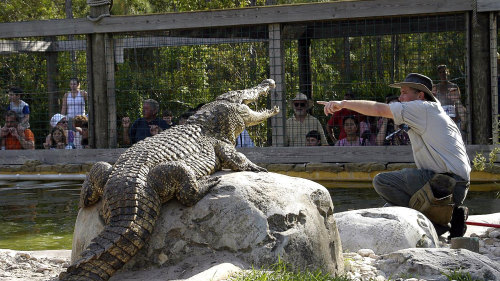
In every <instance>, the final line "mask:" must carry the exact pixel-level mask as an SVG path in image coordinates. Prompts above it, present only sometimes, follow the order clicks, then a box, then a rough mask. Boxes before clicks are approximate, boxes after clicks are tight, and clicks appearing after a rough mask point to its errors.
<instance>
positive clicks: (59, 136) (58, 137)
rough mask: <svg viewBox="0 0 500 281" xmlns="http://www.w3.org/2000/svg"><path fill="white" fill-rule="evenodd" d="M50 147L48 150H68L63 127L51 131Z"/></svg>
mask: <svg viewBox="0 0 500 281" xmlns="http://www.w3.org/2000/svg"><path fill="white" fill-rule="evenodd" d="M50 143H51V145H50V147H49V148H48V149H64V148H66V136H65V135H64V130H63V129H62V128H61V127H57V126H55V127H54V128H52V131H50Z"/></svg>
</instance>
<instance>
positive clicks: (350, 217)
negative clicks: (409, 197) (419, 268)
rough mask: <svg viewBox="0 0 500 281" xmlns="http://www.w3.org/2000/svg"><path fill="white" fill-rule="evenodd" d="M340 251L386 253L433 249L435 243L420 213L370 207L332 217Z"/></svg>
mask: <svg viewBox="0 0 500 281" xmlns="http://www.w3.org/2000/svg"><path fill="white" fill-rule="evenodd" d="M335 219H336V221H337V227H338V229H339V233H340V238H341V240H342V247H343V249H344V251H346V250H347V251H352V252H356V251H358V250H360V249H372V250H373V251H374V252H375V253H376V254H387V253H391V252H394V251H397V250H401V249H407V248H436V247H438V245H439V240H438V237H437V234H436V230H435V229H434V226H432V223H431V222H430V221H429V219H427V217H425V216H424V215H423V214H422V213H420V212H418V211H416V210H413V209H410V208H404V207H386V208H371V209H361V210H354V211H347V212H341V213H337V214H335Z"/></svg>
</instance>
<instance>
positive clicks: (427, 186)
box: [318, 73, 471, 238]
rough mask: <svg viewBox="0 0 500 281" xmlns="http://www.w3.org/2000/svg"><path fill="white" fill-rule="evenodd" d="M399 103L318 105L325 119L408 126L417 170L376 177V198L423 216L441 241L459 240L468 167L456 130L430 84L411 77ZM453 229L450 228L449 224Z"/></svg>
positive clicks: (422, 77)
mask: <svg viewBox="0 0 500 281" xmlns="http://www.w3.org/2000/svg"><path fill="white" fill-rule="evenodd" d="M389 86H390V87H393V88H400V96H399V100H400V102H396V103H391V104H385V103H378V102H373V101H366V100H344V101H330V102H318V103H319V104H323V105H325V108H324V112H325V114H331V113H333V112H335V111H338V110H341V109H342V108H347V109H351V110H354V111H357V112H360V113H362V114H365V115H371V116H381V117H385V118H391V119H394V123H395V124H396V125H400V124H407V125H408V126H409V128H410V130H409V131H408V135H409V137H410V142H411V145H412V150H413V158H414V160H415V164H416V166H417V169H403V170H400V171H392V172H386V173H380V174H378V175H377V176H375V178H374V179H373V186H374V188H375V190H376V191H377V193H378V194H379V195H380V196H381V197H382V198H383V199H384V200H386V201H387V202H388V203H389V204H388V205H395V206H405V207H411V208H413V209H416V210H419V211H421V212H422V213H424V214H425V215H426V216H427V217H428V218H429V219H430V220H431V221H432V222H433V224H434V226H435V228H436V231H437V232H438V234H439V235H441V234H443V233H444V232H446V231H447V230H449V231H450V238H453V237H460V236H463V235H464V233H465V230H466V225H465V221H466V220H467V215H468V209H467V207H465V206H461V205H462V203H463V201H464V199H465V196H466V195H467V191H468V188H469V181H470V171H471V167H470V161H469V157H468V156H467V152H466V150H465V145H464V143H463V140H462V137H461V135H460V130H459V129H458V127H457V125H456V124H455V122H453V120H451V119H450V117H449V116H448V115H447V114H446V112H445V111H444V110H443V108H442V107H441V105H440V103H439V102H438V101H437V100H436V98H435V97H434V96H433V95H432V80H431V79H430V78H429V77H427V76H425V75H422V74H418V73H410V74H408V76H406V78H405V80H404V81H403V82H400V83H395V84H391V85H389ZM449 223H451V228H450V224H449Z"/></svg>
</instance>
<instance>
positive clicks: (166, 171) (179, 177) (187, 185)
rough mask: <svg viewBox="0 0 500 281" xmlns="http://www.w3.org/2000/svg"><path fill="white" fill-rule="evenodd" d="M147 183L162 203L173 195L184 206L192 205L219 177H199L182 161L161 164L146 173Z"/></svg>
mask: <svg viewBox="0 0 500 281" xmlns="http://www.w3.org/2000/svg"><path fill="white" fill-rule="evenodd" d="M147 182H148V185H149V186H150V187H151V188H153V189H154V190H155V191H156V192H157V193H158V195H159V196H160V200H161V202H162V203H165V202H167V201H168V200H170V199H171V198H173V197H174V196H175V197H177V199H178V200H179V201H180V202H181V203H182V204H184V205H186V206H193V205H194V204H196V202H198V201H199V200H200V199H201V198H203V196H205V194H207V192H208V191H209V190H210V189H211V188H212V187H214V186H216V185H217V184H218V183H219V182H220V178H219V177H208V176H206V177H200V179H197V177H196V174H195V172H194V171H193V169H191V168H190V167H189V166H188V165H186V164H185V163H182V162H171V163H166V164H161V165H158V166H156V167H155V168H154V169H152V170H151V171H150V172H149V174H148V179H147Z"/></svg>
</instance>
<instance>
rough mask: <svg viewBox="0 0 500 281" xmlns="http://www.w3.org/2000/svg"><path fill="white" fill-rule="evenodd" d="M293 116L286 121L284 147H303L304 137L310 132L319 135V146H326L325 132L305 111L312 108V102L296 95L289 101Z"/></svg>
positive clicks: (301, 95)
mask: <svg viewBox="0 0 500 281" xmlns="http://www.w3.org/2000/svg"><path fill="white" fill-rule="evenodd" d="M291 106H292V108H293V113H294V114H293V116H292V117H290V118H288V119H287V120H286V136H285V146H305V145H306V135H307V133H309V132H310V131H312V130H315V131H318V132H319V133H320V135H321V145H325V144H326V137H325V132H324V131H323V126H321V123H320V122H319V121H318V119H316V118H314V117H313V116H311V115H310V114H309V113H307V111H308V110H309V109H310V108H311V107H312V101H311V100H309V99H308V98H307V96H306V95H304V94H302V93H298V94H297V95H296V96H295V98H293V99H292V101H291Z"/></svg>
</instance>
